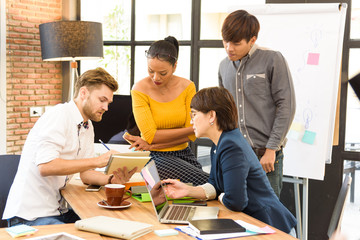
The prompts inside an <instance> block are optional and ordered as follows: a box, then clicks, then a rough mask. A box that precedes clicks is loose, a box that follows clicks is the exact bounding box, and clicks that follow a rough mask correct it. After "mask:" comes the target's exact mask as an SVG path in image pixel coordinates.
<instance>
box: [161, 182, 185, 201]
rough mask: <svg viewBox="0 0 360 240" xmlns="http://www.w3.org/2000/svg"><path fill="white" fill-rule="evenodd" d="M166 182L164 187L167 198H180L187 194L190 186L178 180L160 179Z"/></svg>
mask: <svg viewBox="0 0 360 240" xmlns="http://www.w3.org/2000/svg"><path fill="white" fill-rule="evenodd" d="M162 184H166V185H165V187H164V189H165V193H166V195H167V196H168V197H169V198H182V197H187V196H189V192H190V188H191V186H189V185H186V184H185V183H182V182H180V181H178V180H173V179H166V180H163V181H162Z"/></svg>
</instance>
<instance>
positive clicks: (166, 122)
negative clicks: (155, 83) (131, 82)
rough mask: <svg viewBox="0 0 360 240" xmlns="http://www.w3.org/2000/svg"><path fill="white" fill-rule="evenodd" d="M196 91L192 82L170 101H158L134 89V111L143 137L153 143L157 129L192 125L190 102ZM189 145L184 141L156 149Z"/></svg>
mask: <svg viewBox="0 0 360 240" xmlns="http://www.w3.org/2000/svg"><path fill="white" fill-rule="evenodd" d="M195 93H196V90H195V85H194V83H190V84H189V86H187V87H186V88H185V90H184V91H183V92H182V93H181V94H180V95H179V96H178V97H177V98H176V99H174V100H172V101H170V102H158V101H155V100H154V99H152V98H150V97H149V96H148V95H147V94H144V93H142V92H139V91H136V90H132V91H131V97H132V106H133V112H134V117H135V120H136V124H137V126H138V128H139V129H140V132H141V137H142V138H143V139H144V140H145V141H147V142H148V143H149V144H151V143H152V141H153V139H154V136H155V133H156V131H157V129H171V128H183V127H190V126H191V124H190V103H191V99H192V98H193V96H194V95H195ZM189 139H190V140H191V141H194V140H195V139H196V137H195V135H194V134H192V135H190V136H189ZM187 146H188V143H183V144H180V145H177V146H174V147H170V148H164V149H156V150H154V151H178V150H182V149H185V148H186V147H187Z"/></svg>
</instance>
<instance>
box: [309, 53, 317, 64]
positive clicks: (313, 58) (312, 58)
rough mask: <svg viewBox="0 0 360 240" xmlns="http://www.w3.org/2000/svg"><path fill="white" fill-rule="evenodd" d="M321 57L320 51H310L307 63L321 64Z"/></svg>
mask: <svg viewBox="0 0 360 240" xmlns="http://www.w3.org/2000/svg"><path fill="white" fill-rule="evenodd" d="M319 58H320V53H309V54H308V59H307V64H309V65H319Z"/></svg>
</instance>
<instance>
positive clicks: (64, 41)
mask: <svg viewBox="0 0 360 240" xmlns="http://www.w3.org/2000/svg"><path fill="white" fill-rule="evenodd" d="M39 30H40V43H41V57H42V60H43V61H71V78H70V94H69V96H70V99H72V98H73V94H74V84H75V81H76V80H77V78H78V76H79V75H78V71H77V62H76V60H83V59H99V58H103V38H102V25H101V23H98V22H86V21H56V22H49V23H43V24H40V25H39ZM74 78H76V79H74Z"/></svg>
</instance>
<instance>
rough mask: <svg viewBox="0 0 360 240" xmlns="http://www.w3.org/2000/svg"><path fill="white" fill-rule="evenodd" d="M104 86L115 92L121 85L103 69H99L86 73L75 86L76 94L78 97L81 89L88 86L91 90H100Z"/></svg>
mask: <svg viewBox="0 0 360 240" xmlns="http://www.w3.org/2000/svg"><path fill="white" fill-rule="evenodd" d="M102 84H105V85H106V86H108V87H109V88H110V89H111V90H112V91H113V92H115V91H116V90H117V89H118V87H119V85H118V83H117V81H116V80H115V79H114V78H113V77H112V76H111V75H110V74H109V73H108V72H107V71H105V70H104V69H103V68H101V67H98V68H96V69H91V70H88V71H86V72H84V73H83V74H82V75H81V76H80V77H79V79H78V80H77V81H76V84H75V94H74V97H77V95H78V94H79V90H80V88H82V87H84V86H86V87H87V88H88V89H89V90H92V89H94V88H99V87H100V86H101V85H102Z"/></svg>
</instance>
